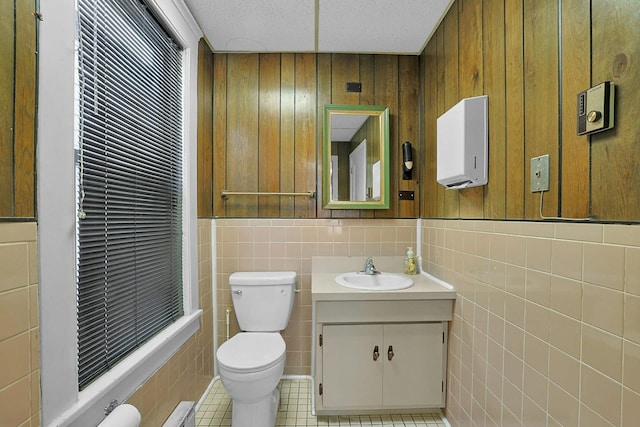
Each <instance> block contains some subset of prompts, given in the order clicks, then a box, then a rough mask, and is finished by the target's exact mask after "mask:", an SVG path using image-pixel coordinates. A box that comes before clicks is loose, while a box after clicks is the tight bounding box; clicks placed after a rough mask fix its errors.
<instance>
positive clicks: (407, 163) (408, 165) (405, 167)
mask: <svg viewBox="0 0 640 427" xmlns="http://www.w3.org/2000/svg"><path fill="white" fill-rule="evenodd" d="M412 172H413V149H412V148H411V143H410V142H409V141H406V142H405V143H404V144H402V179H404V180H410V179H411V175H412Z"/></svg>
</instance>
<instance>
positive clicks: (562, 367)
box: [549, 347, 580, 399]
mask: <svg viewBox="0 0 640 427" xmlns="http://www.w3.org/2000/svg"><path fill="white" fill-rule="evenodd" d="M549 380H550V381H551V382H553V383H554V384H556V385H557V386H558V387H560V388H562V389H563V390H564V391H565V392H567V393H569V394H570V395H572V396H573V397H575V398H576V399H577V398H578V397H579V396H580V361H579V360H578V359H576V358H574V357H571V356H569V355H568V354H567V353H565V352H563V351H560V350H558V349H556V348H555V347H551V348H550V349H549Z"/></svg>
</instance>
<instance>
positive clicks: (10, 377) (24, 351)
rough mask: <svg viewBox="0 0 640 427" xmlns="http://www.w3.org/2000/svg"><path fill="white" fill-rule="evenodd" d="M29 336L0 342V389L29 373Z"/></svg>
mask: <svg viewBox="0 0 640 427" xmlns="http://www.w3.org/2000/svg"><path fill="white" fill-rule="evenodd" d="M29 339H30V335H29V332H25V333H22V334H20V335H16V336H13V337H11V338H8V339H5V340H4V341H0V360H2V369H1V370H0V389H1V388H3V387H5V386H7V385H9V384H11V383H12V382H14V381H17V380H18V379H21V378H23V377H26V376H28V375H29V372H30V357H29V356H30V354H31V346H30V341H29Z"/></svg>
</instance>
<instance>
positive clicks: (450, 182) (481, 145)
mask: <svg viewBox="0 0 640 427" xmlns="http://www.w3.org/2000/svg"><path fill="white" fill-rule="evenodd" d="M487 118H488V97H487V96H486V95H483V96H476V97H473V98H465V99H463V100H462V101H460V102H458V103H457V104H456V105H454V106H453V107H451V108H450V109H449V110H448V111H447V112H445V113H444V114H443V115H441V116H440V117H438V120H437V173H436V179H437V181H438V183H440V184H442V185H444V186H445V187H447V188H448V189H451V190H455V189H462V188H468V187H476V186H479V185H485V184H486V183H487V181H488V159H487V154H488V132H487Z"/></svg>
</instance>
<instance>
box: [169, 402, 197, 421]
mask: <svg viewBox="0 0 640 427" xmlns="http://www.w3.org/2000/svg"><path fill="white" fill-rule="evenodd" d="M195 425H196V404H195V402H190V401H186V400H185V401H182V402H180V403H178V406H176V408H175V409H174V410H173V412H172V413H171V415H170V416H169V418H167V421H165V422H164V424H163V425H162V427H195Z"/></svg>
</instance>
